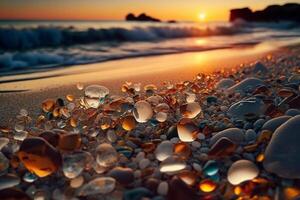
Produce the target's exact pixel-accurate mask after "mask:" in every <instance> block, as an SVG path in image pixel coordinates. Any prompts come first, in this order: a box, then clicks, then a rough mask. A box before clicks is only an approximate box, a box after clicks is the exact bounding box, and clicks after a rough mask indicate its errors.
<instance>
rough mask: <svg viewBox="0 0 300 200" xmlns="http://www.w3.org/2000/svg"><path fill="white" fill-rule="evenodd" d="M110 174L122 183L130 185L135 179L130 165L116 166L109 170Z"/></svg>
mask: <svg viewBox="0 0 300 200" xmlns="http://www.w3.org/2000/svg"><path fill="white" fill-rule="evenodd" d="M108 176H110V177H113V178H114V179H116V181H117V182H118V183H120V184H122V185H129V184H131V183H133V181H134V174H133V170H132V169H131V168H128V167H115V168H113V169H112V170H110V171H109V172H108Z"/></svg>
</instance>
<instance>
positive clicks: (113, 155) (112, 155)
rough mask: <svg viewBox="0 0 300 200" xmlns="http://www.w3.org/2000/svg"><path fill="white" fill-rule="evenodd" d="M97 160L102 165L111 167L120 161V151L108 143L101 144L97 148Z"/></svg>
mask: <svg viewBox="0 0 300 200" xmlns="http://www.w3.org/2000/svg"><path fill="white" fill-rule="evenodd" d="M96 155H97V157H96V160H97V163H98V164H99V165H100V166H103V167H111V166H113V165H115V164H116V163H117V161H118V152H117V151H116V150H115V148H114V147H113V146H112V145H111V144H108V143H103V144H100V145H99V146H98V147H97V149H96Z"/></svg>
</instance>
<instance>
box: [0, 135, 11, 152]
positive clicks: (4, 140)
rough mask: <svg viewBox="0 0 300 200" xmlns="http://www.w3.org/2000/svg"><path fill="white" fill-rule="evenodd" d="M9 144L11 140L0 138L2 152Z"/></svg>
mask: <svg viewBox="0 0 300 200" xmlns="http://www.w3.org/2000/svg"><path fill="white" fill-rule="evenodd" d="M8 143H9V139H8V138H5V137H0V151H1V150H2V148H3V147H5V146H6V145H7V144H8Z"/></svg>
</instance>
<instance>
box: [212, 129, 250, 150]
mask: <svg viewBox="0 0 300 200" xmlns="http://www.w3.org/2000/svg"><path fill="white" fill-rule="evenodd" d="M222 137H226V138H228V139H230V140H231V141H232V142H234V143H235V144H241V143H242V142H243V141H244V132H243V131H242V130H241V129H239V128H228V129H225V130H223V131H220V132H218V133H217V134H215V135H213V136H212V137H211V139H210V145H211V146H212V145H214V144H215V143H216V142H217V141H218V140H219V139H220V138H222Z"/></svg>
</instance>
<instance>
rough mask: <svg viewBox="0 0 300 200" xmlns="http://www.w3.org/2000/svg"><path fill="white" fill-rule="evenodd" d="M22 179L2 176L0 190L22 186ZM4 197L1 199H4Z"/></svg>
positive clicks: (11, 175)
mask: <svg viewBox="0 0 300 200" xmlns="http://www.w3.org/2000/svg"><path fill="white" fill-rule="evenodd" d="M20 182H21V181H20V178H19V177H18V176H16V175H14V174H6V175H2V176H0V190H3V189H6V188H11V187H14V186H16V185H19V184H20ZM2 198H3V197H1V199H2Z"/></svg>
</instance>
